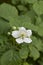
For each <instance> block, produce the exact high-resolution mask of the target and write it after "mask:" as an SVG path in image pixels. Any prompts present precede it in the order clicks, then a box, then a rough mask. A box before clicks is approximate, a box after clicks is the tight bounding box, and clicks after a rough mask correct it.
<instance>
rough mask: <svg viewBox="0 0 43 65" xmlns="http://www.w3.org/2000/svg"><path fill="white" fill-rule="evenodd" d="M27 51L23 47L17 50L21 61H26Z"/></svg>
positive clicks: (25, 47)
mask: <svg viewBox="0 0 43 65" xmlns="http://www.w3.org/2000/svg"><path fill="white" fill-rule="evenodd" d="M28 53H29V50H28V48H27V46H25V45H23V46H22V48H21V49H20V50H19V55H20V57H21V58H22V59H26V58H27V57H28Z"/></svg>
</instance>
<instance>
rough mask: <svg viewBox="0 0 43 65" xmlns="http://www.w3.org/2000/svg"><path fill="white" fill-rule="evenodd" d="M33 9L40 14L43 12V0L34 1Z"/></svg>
mask: <svg viewBox="0 0 43 65" xmlns="http://www.w3.org/2000/svg"><path fill="white" fill-rule="evenodd" d="M33 9H34V11H35V12H36V13H37V14H38V15H41V14H43V1H39V3H38V2H36V3H34V5H33Z"/></svg>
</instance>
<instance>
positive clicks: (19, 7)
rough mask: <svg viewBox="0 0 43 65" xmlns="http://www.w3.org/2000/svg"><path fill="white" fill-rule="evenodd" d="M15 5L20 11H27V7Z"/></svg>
mask: <svg viewBox="0 0 43 65" xmlns="http://www.w3.org/2000/svg"><path fill="white" fill-rule="evenodd" d="M17 7H18V9H19V10H20V11H24V12H27V8H26V7H25V6H23V5H18V6H17Z"/></svg>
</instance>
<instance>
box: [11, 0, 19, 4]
mask: <svg viewBox="0 0 43 65" xmlns="http://www.w3.org/2000/svg"><path fill="white" fill-rule="evenodd" d="M11 1H12V4H14V5H17V4H18V3H19V0H11Z"/></svg>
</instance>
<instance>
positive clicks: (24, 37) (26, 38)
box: [12, 27, 32, 44]
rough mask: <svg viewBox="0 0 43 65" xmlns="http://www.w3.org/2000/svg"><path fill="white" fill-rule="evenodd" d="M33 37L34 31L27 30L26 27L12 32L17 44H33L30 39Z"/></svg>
mask: <svg viewBox="0 0 43 65" xmlns="http://www.w3.org/2000/svg"><path fill="white" fill-rule="evenodd" d="M31 35H32V31H31V30H26V29H25V28H24V27H19V29H18V30H14V31H12V36H13V37H14V38H16V42H17V43H19V44H21V43H23V42H25V43H31V42H32V40H31V38H30V36H31Z"/></svg>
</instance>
